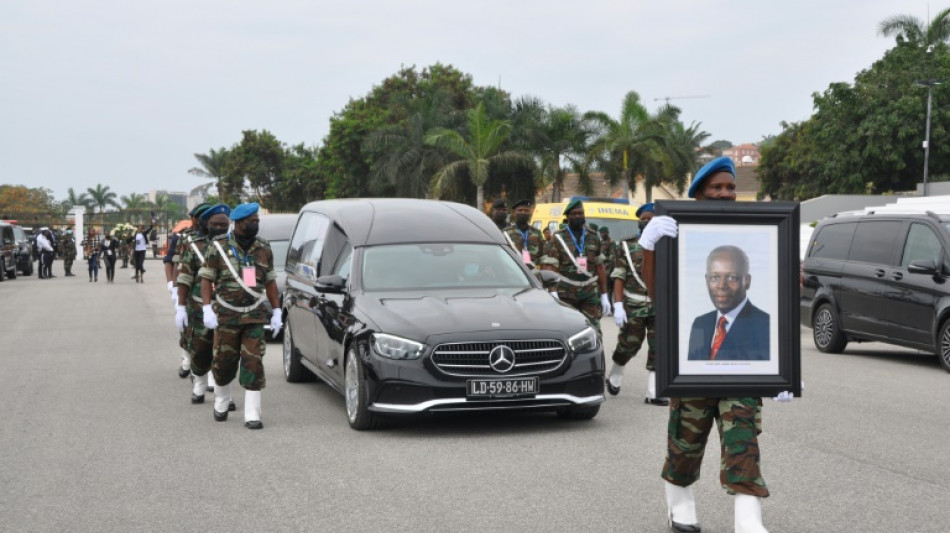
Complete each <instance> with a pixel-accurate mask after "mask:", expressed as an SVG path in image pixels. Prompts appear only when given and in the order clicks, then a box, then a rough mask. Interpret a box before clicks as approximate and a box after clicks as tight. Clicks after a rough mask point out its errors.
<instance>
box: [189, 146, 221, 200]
mask: <svg viewBox="0 0 950 533" xmlns="http://www.w3.org/2000/svg"><path fill="white" fill-rule="evenodd" d="M230 154H231V151H230V150H228V149H227V148H224V147H222V148H221V149H220V150H215V149H214V148H212V149H210V150H208V153H207V154H195V159H197V160H198V163H199V164H200V165H201V166H200V167H191V168H190V169H188V173H189V174H191V175H193V176H198V177H200V178H207V179H213V180H215V181H217V182H218V196H222V194H221V178H222V177H223V176H224V175H225V165H226V164H227V161H228V157H229V156H230Z"/></svg>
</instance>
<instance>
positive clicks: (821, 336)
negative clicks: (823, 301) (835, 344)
mask: <svg viewBox="0 0 950 533" xmlns="http://www.w3.org/2000/svg"><path fill="white" fill-rule="evenodd" d="M834 321H835V319H834V317H833V316H831V311H829V310H828V309H819V310H818V314H817V315H815V343H816V344H818V346H821V347H822V348H824V347H827V346H828V344H829V343H831V337H832V334H833V333H834V326H835V322H834Z"/></svg>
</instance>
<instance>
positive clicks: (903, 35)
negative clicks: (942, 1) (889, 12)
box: [877, 7, 950, 46]
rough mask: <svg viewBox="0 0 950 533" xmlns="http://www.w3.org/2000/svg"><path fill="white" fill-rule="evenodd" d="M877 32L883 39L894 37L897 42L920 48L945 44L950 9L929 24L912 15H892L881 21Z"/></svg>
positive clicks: (949, 20)
mask: <svg viewBox="0 0 950 533" xmlns="http://www.w3.org/2000/svg"><path fill="white" fill-rule="evenodd" d="M877 31H878V33H879V34H881V35H883V36H884V37H890V36H891V35H894V36H895V38H896V39H897V41H898V42H901V41H906V42H910V43H916V44H918V45H920V46H930V45H934V44H937V43H942V42H946V41H947V40H948V39H950V7H948V8H946V9H944V10H943V11H940V12H939V13H937V14H936V15H935V16H934V18H933V19H931V20H930V21H929V22H928V21H924V20H920V19H919V18H917V17H915V16H912V15H894V16H893V17H888V18H886V19H884V20H882V21H881V23H880V24H879V25H878V27H877Z"/></svg>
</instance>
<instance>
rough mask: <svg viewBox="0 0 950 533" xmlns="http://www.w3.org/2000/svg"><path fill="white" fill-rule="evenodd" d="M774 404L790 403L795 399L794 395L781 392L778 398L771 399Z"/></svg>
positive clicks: (789, 392)
mask: <svg viewBox="0 0 950 533" xmlns="http://www.w3.org/2000/svg"><path fill="white" fill-rule="evenodd" d="M772 399H773V400H775V401H776V402H790V401H792V400H794V399H795V393H794V392H791V391H782V392H780V393H778V396H776V397H774V398H772Z"/></svg>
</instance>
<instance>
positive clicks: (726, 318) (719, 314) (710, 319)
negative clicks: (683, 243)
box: [688, 246, 769, 361]
mask: <svg viewBox="0 0 950 533" xmlns="http://www.w3.org/2000/svg"><path fill="white" fill-rule="evenodd" d="M751 283H752V276H750V275H749V258H748V256H746V254H745V252H743V251H742V249H741V248H739V247H736V246H719V247H717V248H716V249H714V250H713V251H712V252H710V253H709V257H707V258H706V288H707V289H708V290H709V298H710V299H711V300H712V303H713V305H714V306H715V307H716V310H715V311H711V312H709V313H706V314H704V315H700V316H699V317H697V318H696V320H694V321H693V327H692V328H691V329H690V332H689V356H688V358H689V360H690V361H713V360H715V361H767V360H768V359H769V315H768V313H766V312H765V311H762V310H761V309H759V308H758V307H756V306H754V305H752V302H750V301H749V299H748V297H747V296H746V292H747V291H748V290H749V286H750V285H751Z"/></svg>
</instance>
